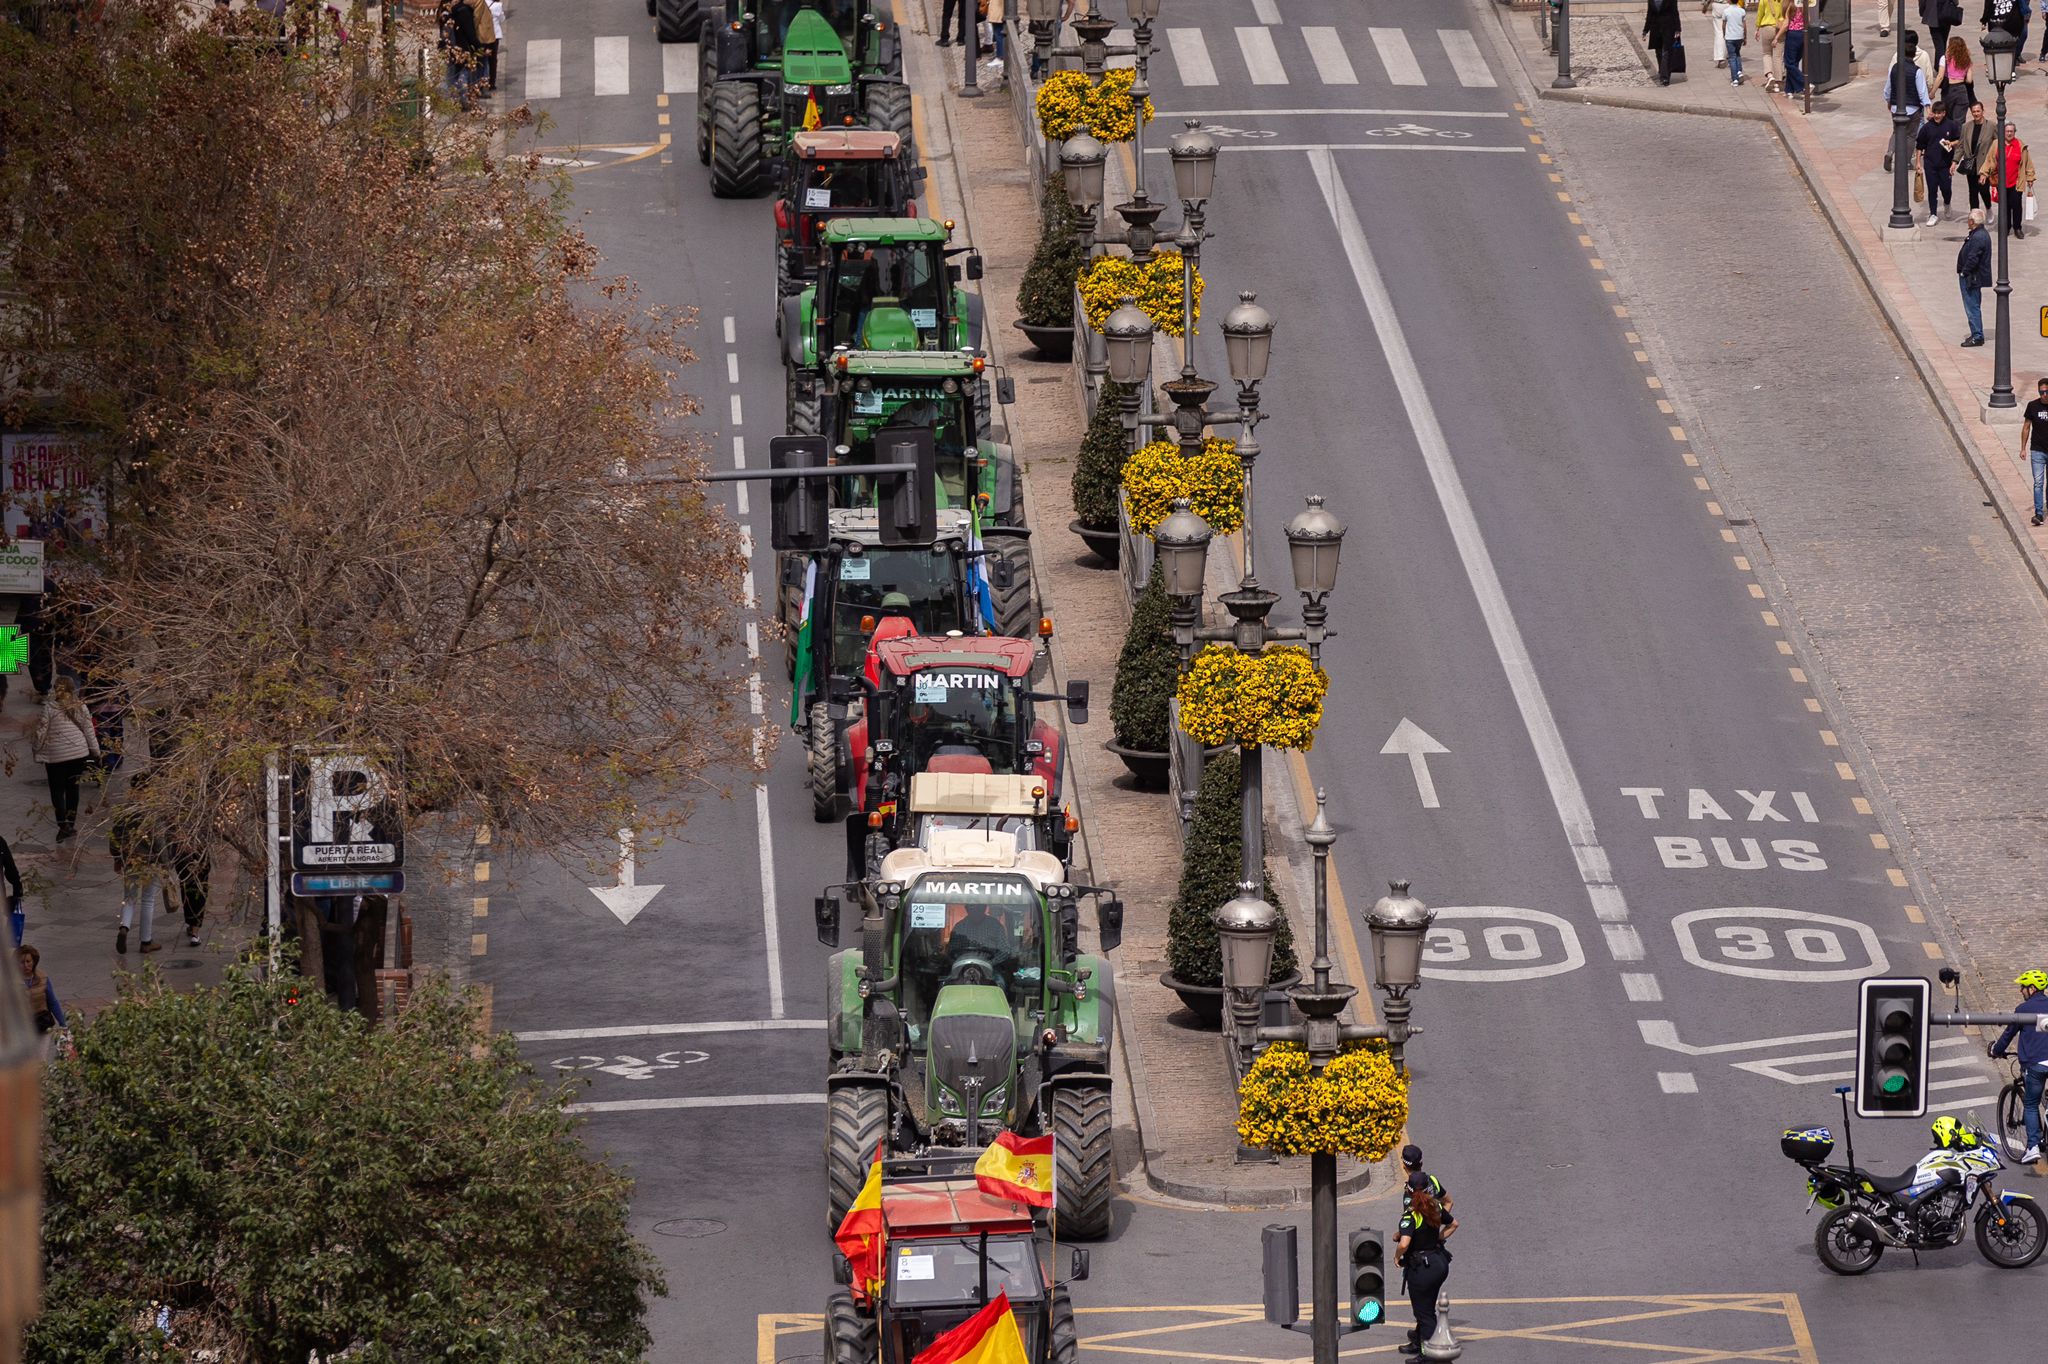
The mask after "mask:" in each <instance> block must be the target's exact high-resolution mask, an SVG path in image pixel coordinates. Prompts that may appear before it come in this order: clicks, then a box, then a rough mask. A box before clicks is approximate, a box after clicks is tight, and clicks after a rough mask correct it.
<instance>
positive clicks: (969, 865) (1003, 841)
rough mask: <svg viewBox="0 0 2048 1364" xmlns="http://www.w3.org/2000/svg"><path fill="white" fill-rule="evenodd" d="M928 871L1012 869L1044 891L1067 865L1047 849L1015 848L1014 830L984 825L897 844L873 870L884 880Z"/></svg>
mask: <svg viewBox="0 0 2048 1364" xmlns="http://www.w3.org/2000/svg"><path fill="white" fill-rule="evenodd" d="M929 871H1013V872H1017V873H1020V874H1021V875H1023V876H1026V877H1028V878H1030V881H1031V884H1032V885H1034V886H1036V887H1037V888H1038V889H1039V890H1040V891H1043V890H1044V889H1045V888H1046V887H1047V886H1051V885H1057V884H1059V883H1060V882H1062V881H1064V880H1066V879H1067V869H1066V868H1065V867H1064V866H1062V865H1061V864H1060V860H1059V859H1058V858H1057V857H1054V856H1053V855H1052V854H1051V853H1049V852H1038V851H1036V850H1026V851H1024V852H1019V851H1018V850H1017V836H1016V835H1015V834H1007V833H1000V832H997V831H994V830H984V829H939V830H935V831H934V832H933V833H932V835H931V840H930V846H929V847H923V848H898V849H896V851H894V852H892V853H890V854H889V855H888V856H887V857H885V858H883V859H882V865H881V867H880V869H879V870H878V871H877V872H876V875H877V877H878V878H879V879H881V880H883V881H914V880H916V879H917V878H918V877H919V876H921V875H923V874H924V873H925V872H929Z"/></svg>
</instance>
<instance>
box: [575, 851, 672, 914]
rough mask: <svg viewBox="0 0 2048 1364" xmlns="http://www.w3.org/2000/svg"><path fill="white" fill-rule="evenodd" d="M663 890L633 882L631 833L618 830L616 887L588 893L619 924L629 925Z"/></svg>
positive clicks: (592, 889)
mask: <svg viewBox="0 0 2048 1364" xmlns="http://www.w3.org/2000/svg"><path fill="white" fill-rule="evenodd" d="M663 889H664V887H662V886H659V885H647V886H643V885H638V884H636V883H635V882H634V880H633V831H632V830H631V829H621V830H619V883H618V884H617V885H616V886H592V887H591V888H590V893H591V894H592V895H595V896H596V897H597V898H598V901H599V902H600V903H601V904H603V905H604V907H605V908H606V909H608V910H610V911H611V912H612V913H613V914H614V915H616V916H617V917H618V920H619V922H620V923H622V924H629V923H632V922H633V918H634V916H635V915H637V914H638V913H639V912H640V911H641V910H643V909H645V908H647V903H648V901H650V900H652V899H653V898H654V897H655V896H657V895H659V894H661V892H662V890H663Z"/></svg>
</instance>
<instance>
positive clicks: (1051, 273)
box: [1017, 171, 1088, 327]
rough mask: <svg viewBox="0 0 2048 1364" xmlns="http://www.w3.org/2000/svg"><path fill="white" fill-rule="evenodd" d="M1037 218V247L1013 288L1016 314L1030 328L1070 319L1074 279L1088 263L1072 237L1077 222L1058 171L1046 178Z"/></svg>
mask: <svg viewBox="0 0 2048 1364" xmlns="http://www.w3.org/2000/svg"><path fill="white" fill-rule="evenodd" d="M1038 218H1039V230H1038V249H1037V250H1035V251H1033V252H1032V253H1031V264H1030V265H1029V266H1028V267H1027V268H1026V269H1025V271H1024V282H1023V283H1022V284H1021V285H1019V286H1018V288H1017V316H1018V317H1020V318H1021V319H1023V320H1024V321H1026V322H1029V323H1030V324H1031V325H1032V326H1034V327H1057V326H1059V325H1060V324H1061V323H1063V322H1072V321H1073V320H1074V280H1075V279H1076V278H1077V277H1078V276H1079V275H1080V273H1081V270H1082V267H1083V266H1085V265H1087V264H1088V257H1087V253H1085V252H1084V251H1083V250H1082V249H1081V244H1080V242H1078V241H1076V240H1075V238H1074V232H1075V229H1076V228H1077V227H1079V225H1080V224H1079V223H1078V222H1077V221H1076V220H1075V217H1074V206H1073V205H1072V204H1070V203H1068V202H1067V178H1066V176H1065V175H1063V174H1062V173H1061V172H1059V171H1054V172H1053V173H1052V175H1051V176H1049V177H1048V178H1047V179H1046V182H1045V193H1044V195H1043V196H1041V198H1040V199H1039V204H1038Z"/></svg>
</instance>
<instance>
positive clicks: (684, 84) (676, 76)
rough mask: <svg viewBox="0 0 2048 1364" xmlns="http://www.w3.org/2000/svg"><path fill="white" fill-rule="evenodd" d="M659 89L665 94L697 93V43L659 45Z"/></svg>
mask: <svg viewBox="0 0 2048 1364" xmlns="http://www.w3.org/2000/svg"><path fill="white" fill-rule="evenodd" d="M661 91H662V93H663V94H665V95H694V94H696V93H697V45H696V44H695V43H663V44H662V47H661Z"/></svg>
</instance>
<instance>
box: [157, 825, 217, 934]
mask: <svg viewBox="0 0 2048 1364" xmlns="http://www.w3.org/2000/svg"><path fill="white" fill-rule="evenodd" d="M203 840H204V835H188V836H186V838H185V839H183V840H181V841H180V842H179V843H178V844H176V845H175V846H174V847H173V848H172V849H171V855H170V857H169V858H168V861H169V863H170V871H171V873H172V875H174V876H176V877H177V878H178V908H179V910H180V911H181V912H182V913H183V914H184V916H185V945H186V946H187V947H197V946H199V928H200V925H202V924H204V923H205V922H206V890H207V882H208V881H209V880H210V879H211V878H212V876H213V857H212V855H211V854H209V853H208V852H207V851H206V844H205V842H204V841H203Z"/></svg>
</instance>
